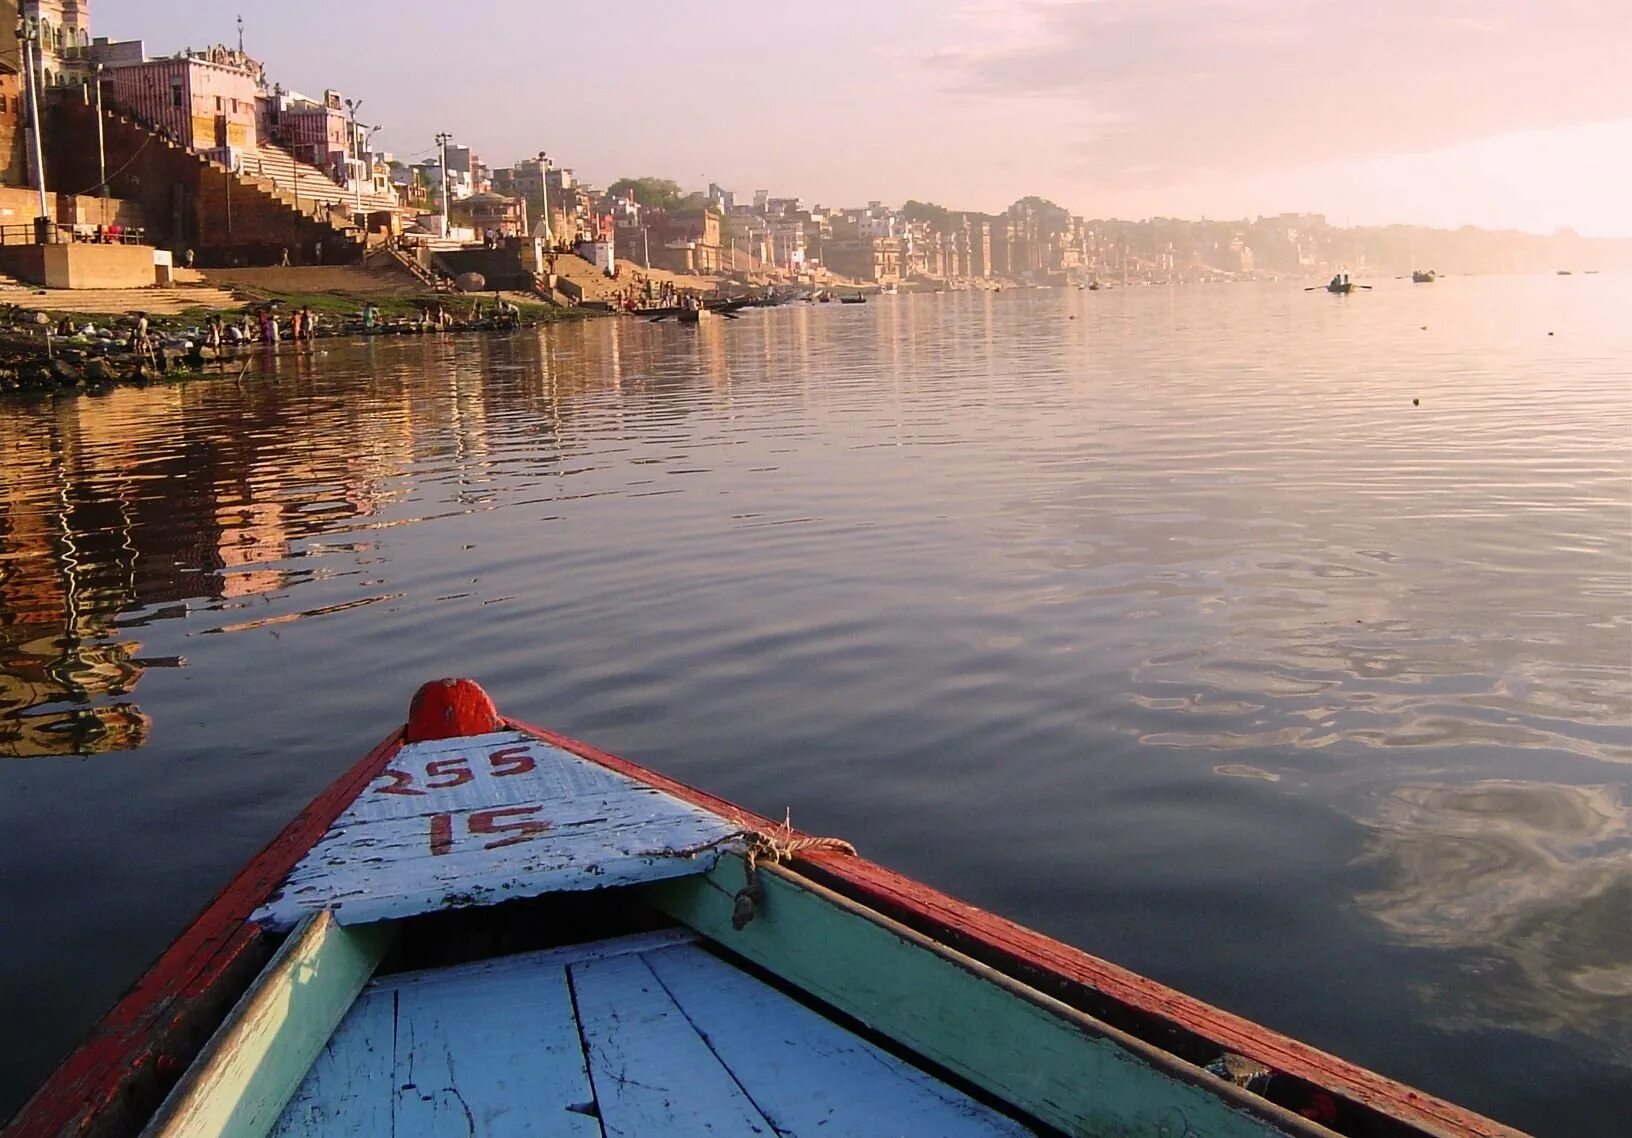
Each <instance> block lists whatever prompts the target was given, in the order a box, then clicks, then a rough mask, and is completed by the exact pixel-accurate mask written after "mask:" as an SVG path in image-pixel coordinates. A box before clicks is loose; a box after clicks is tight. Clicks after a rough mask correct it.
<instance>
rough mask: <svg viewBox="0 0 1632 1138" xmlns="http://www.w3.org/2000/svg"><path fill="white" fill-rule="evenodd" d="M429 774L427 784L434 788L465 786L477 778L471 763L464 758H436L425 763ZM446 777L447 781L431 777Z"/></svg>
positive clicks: (426, 771) (445, 788)
mask: <svg viewBox="0 0 1632 1138" xmlns="http://www.w3.org/2000/svg"><path fill="white" fill-rule="evenodd" d="M425 774H426V775H427V778H426V781H425V785H426V786H428V787H430V788H431V789H432V790H447V789H449V788H450V787H455V786H463V785H465V783H467V782H469V781H470V780H471V779H473V778H475V777H476V775H475V773H474V772H473V771H472V770H471V769H470V764H469V763H468V762H466V761H465V760H464V759H436V760H435V761H433V762H429V763H426V764H425ZM438 778H445V779H446V780H447V781H446V782H432V781H431V779H438Z"/></svg>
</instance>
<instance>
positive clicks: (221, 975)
mask: <svg viewBox="0 0 1632 1138" xmlns="http://www.w3.org/2000/svg"><path fill="white" fill-rule="evenodd" d="M401 746H402V741H401V732H400V731H399V732H393V733H392V735H391V737H390V738H388V739H386V740H385V741H384V742H382V743H380V744H379V746H377V747H375V748H374V749H373V750H372V751H370V752H369V753H368V754H367V755H366V756H364V757H363V758H362V759H361V760H360V761H359V762H358V763H357V764H356V765H355V766H353V767H352V768H351V769H350V770H349V771H347V772H346V773H345V774H343V775H341V776H340V777H339V778H338V779H336V780H335V782H334V783H333V784H332V785H330V786H329V788H328V789H327V790H325V791H323V792H322V793H321V794H319V795H318V796H317V797H316V798H314V799H313V800H312V801H311V803H310V804H309V805H308V806H307V807H306V809H304V810H302V811H301V812H300V813H299V814H297V815H296V816H295V818H294V820H293V821H291V822H290V823H289V824H288V825H287V826H285V827H284V829H283V831H282V832H281V833H279V834H278V836H277V837H275V838H273V839H272V841H271V842H270V843H268V845H267V846H266V848H265V849H263V850H262V851H261V852H260V853H259V854H258V855H256V857H255V859H254V860H253V861H251V862H250V863H249V865H248V866H246V867H245V868H244V869H243V871H242V872H240V873H239V874H238V876H236V877H234V878H233V879H232V881H231V882H230V883H228V885H227V886H226V888H224V889H223V890H221V892H220V893H218V894H217V895H216V897H215V899H214V900H213V901H211V902H210V903H209V904H208V905H207V906H205V908H204V910H203V912H201V913H199V915H198V916H197V917H196V918H194V920H193V923H192V924H191V925H189V926H188V928H187V930H186V931H185V932H183V933H182V934H181V935H180V936H179V937H177V938H176V941H175V943H174V944H172V945H171V946H170V947H169V948H168V949H166V950H165V951H164V954H163V955H162V956H160V957H159V958H158V960H156V961H155V962H154V963H153V965H152V966H151V967H150V968H149V969H148V970H147V972H146V974H144V975H143V976H142V978H141V979H140V980H137V981H136V983H135V984H134V985H132V986H131V988H130V989H129V990H128V991H127V992H126V993H125V994H124V995H123V996H121V997H120V999H119V1002H118V1003H116V1004H114V1006H113V1007H112V1008H111V1009H110V1010H109V1011H108V1012H107V1014H106V1015H104V1016H103V1017H102V1019H101V1020H100V1021H99V1022H98V1023H97V1024H96V1026H95V1027H93V1028H92V1029H91V1031H90V1034H89V1035H87V1036H86V1038H85V1040H84V1041H83V1042H82V1043H80V1045H79V1046H78V1047H77V1048H75V1049H74V1051H73V1052H71V1053H70V1054H69V1055H68V1057H67V1058H66V1059H64V1060H63V1061H62V1064H61V1065H60V1066H59V1067H58V1068H57V1069H56V1071H54V1072H53V1073H52V1074H51V1076H50V1077H49V1078H48V1079H46V1081H45V1082H44V1083H43V1084H41V1086H40V1088H39V1089H38V1090H37V1091H35V1092H34V1095H33V1097H31V1098H30V1099H29V1100H28V1101H27V1102H26V1103H24V1104H23V1106H22V1109H20V1110H19V1111H18V1112H17V1113H16V1114H15V1115H14V1116H12V1119H11V1121H10V1122H9V1123H8V1124H7V1125H6V1127H5V1129H4V1130H0V1138H70V1136H72V1138H91V1136H97V1138H100V1136H103V1135H113V1134H134V1133H136V1132H137V1131H139V1130H140V1129H141V1127H142V1126H143V1125H145V1124H146V1121H147V1115H148V1114H150V1113H151V1111H152V1110H153V1109H155V1108H157V1106H158V1104H159V1101H160V1100H161V1099H162V1097H163V1095H164V1093H165V1092H166V1091H168V1089H169V1085H170V1084H171V1083H173V1082H174V1081H175V1079H177V1078H178V1077H179V1076H180V1074H181V1072H182V1071H183V1070H185V1068H186V1066H187V1064H188V1063H189V1062H190V1061H191V1060H192V1054H193V1052H195V1051H196V1050H197V1048H198V1047H199V1046H201V1045H202V1044H203V1042H204V1041H205V1040H206V1039H207V1038H208V1037H209V1034H210V1032H212V1031H214V1030H215V1027H216V1023H217V1022H218V1020H219V1017H220V1015H222V1014H224V1013H225V1012H226V1010H227V1008H228V1007H230V1003H231V1001H232V1000H234V999H236V998H237V997H238V995H239V994H240V993H241V992H242V990H243V989H244V988H245V987H246V986H247V985H248V983H249V981H250V980H251V979H253V977H254V974H255V972H257V971H259V961H260V958H261V956H262V955H263V954H264V952H265V950H266V949H267V947H268V946H267V945H266V944H265V942H264V939H263V936H262V933H261V928H260V926H259V925H256V924H253V923H252V922H250V920H249V915H250V914H251V913H253V912H254V911H255V909H256V908H258V907H259V906H260V905H261V904H262V903H263V902H264V901H265V900H266V898H267V897H268V896H269V895H270V894H271V893H272V891H273V890H274V889H276V888H277V887H278V886H279V885H280V884H281V883H282V882H283V879H284V878H285V877H287V876H288V874H289V871H290V870H291V869H293V868H294V866H295V864H296V863H297V862H299V861H300V859H301V858H302V857H304V856H305V855H306V851H307V850H309V849H311V848H312V846H313V845H314V844H315V843H316V842H317V840H318V839H319V838H321V837H322V836H323V835H324V834H325V833H326V832H327V831H328V829H329V826H330V825H332V824H333V822H334V820H335V819H336V818H337V817H339V816H340V813H341V812H342V811H343V810H345V808H346V807H347V806H349V805H351V802H352V800H353V799H355V798H356V797H357V795H359V794H360V793H362V791H363V790H364V789H365V788H366V787H367V786H368V784H369V783H370V782H371V781H373V779H374V778H375V776H376V775H378V774H379V772H380V771H381V770H382V769H384V767H385V765H386V764H387V763H388V762H390V761H391V759H392V758H393V757H394V756H395V755H396V753H397V751H398V750H399V749H400V748H401ZM257 949H260V950H261V952H257V951H255V950H257ZM201 1021H205V1022H201ZM155 1095H156V1096H157V1097H154V1096H155ZM148 1100H151V1101H148Z"/></svg>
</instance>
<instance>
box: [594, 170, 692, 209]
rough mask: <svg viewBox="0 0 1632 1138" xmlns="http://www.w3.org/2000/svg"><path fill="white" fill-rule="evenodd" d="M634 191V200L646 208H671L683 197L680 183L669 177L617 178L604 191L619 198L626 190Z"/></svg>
mask: <svg viewBox="0 0 1632 1138" xmlns="http://www.w3.org/2000/svg"><path fill="white" fill-rule="evenodd" d="M629 190H634V191H635V200H636V201H637V202H639V203H640V204H641V205H643V206H645V207H646V208H647V209H673V208H675V207H676V206H677V205H678V204H679V203H680V202H681V201H682V200H684V198H685V196H686V195H685V193H684V192H682V191H681V189H680V183H678V182H675V181H673V180H671V179H669V178H654V177H651V176H649V175H648V176H647V177H644V178H619V179H618V180H617V181H615V182H613V183H612V184H611V185H610V186H608V187H606V192H607V193H608V194H610V195H611V196H612V197H615V198H621V197H622V196H623V195H624V194H625V193H626V192H627V191H629Z"/></svg>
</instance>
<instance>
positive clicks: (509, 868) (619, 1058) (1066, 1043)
mask: <svg viewBox="0 0 1632 1138" xmlns="http://www.w3.org/2000/svg"><path fill="white" fill-rule="evenodd" d="M1181 1130H1182V1132H1183V1133H1185V1134H1193V1135H1203V1134H1205V1135H1209V1136H1215V1138H1263V1136H1271V1135H1287V1136H1295V1138H1332V1135H1334V1134H1337V1135H1349V1136H1353V1138H1360V1136H1386V1138H1429V1136H1433V1138H1518V1135H1517V1132H1516V1131H1513V1130H1510V1129H1508V1128H1506V1127H1504V1126H1501V1125H1499V1124H1497V1123H1495V1122H1492V1121H1490V1120H1488V1119H1485V1118H1481V1117H1480V1116H1478V1115H1475V1114H1472V1113H1470V1112H1468V1111H1465V1110H1462V1109H1460V1108H1458V1107H1455V1106H1452V1105H1451V1104H1449V1103H1446V1102H1443V1101H1441V1100H1439V1099H1436V1098H1434V1097H1432V1096H1430V1095H1426V1094H1423V1093H1421V1092H1418V1091H1414V1090H1411V1089H1409V1088H1407V1087H1404V1086H1401V1085H1400V1084H1398V1083H1395V1082H1392V1081H1390V1080H1388V1079H1386V1078H1384V1077H1383V1076H1381V1075H1378V1074H1375V1073H1373V1072H1371V1071H1368V1070H1365V1069H1363V1068H1361V1067H1358V1066H1355V1065H1354V1064H1352V1063H1347V1062H1344V1061H1343V1060H1341V1059H1336V1058H1334V1057H1332V1056H1330V1055H1327V1054H1325V1053H1324V1052H1321V1051H1318V1050H1316V1049H1315V1048H1313V1047H1310V1046H1307V1045H1305V1044H1302V1043H1298V1042H1296V1041H1295V1040H1292V1039H1288V1038H1287V1037H1285V1036H1282V1035H1278V1034H1276V1033H1275V1032H1273V1031H1270V1030H1268V1029H1266V1028H1263V1027H1259V1026H1258V1025H1256V1024H1253V1023H1250V1022H1248V1021H1247V1020H1244V1019H1241V1018H1240V1017H1238V1016H1234V1015H1231V1014H1229V1013H1227V1012H1223V1011H1220V1010H1218V1009H1217V1008H1214V1007H1211V1006H1209V1005H1207V1004H1205V1003H1202V1002H1201V1001H1200V1000H1197V999H1193V998H1191V997H1189V996H1185V995H1183V994H1181V993H1179V992H1176V991H1174V990H1172V989H1170V988H1166V987H1163V986H1162V985H1161V984H1158V983H1156V982H1155V981H1152V980H1147V979H1145V978H1143V977H1141V976H1138V975H1135V974H1134V973H1132V972H1129V971H1127V970H1125V969H1122V968H1118V967H1116V966H1115V965H1112V964H1108V963H1106V962H1105V961H1102V960H1098V959H1096V958H1094V957H1091V956H1088V955H1086V954H1085V953H1082V952H1079V951H1078V950H1076V949H1073V948H1070V947H1068V946H1067V945H1064V944H1061V943H1059V942H1057V941H1053V940H1050V939H1049V938H1048V937H1046V936H1043V935H1042V934H1041V933H1037V932H1033V931H1031V930H1030V929H1026V928H1022V927H1021V926H1019V925H1015V924H1013V923H1011V922H1009V921H1005V920H1003V919H1002V918H1000V917H996V916H993V915H992V914H990V913H986V912H983V911H981V910H979V909H976V908H975V907H973V906H971V905H967V904H965V903H963V902H960V901H956V900H954V899H953V898H951V897H947V896H945V895H943V894H941V893H938V892H936V891H935V890H933V889H931V888H929V887H927V886H925V885H922V884H920V883H918V882H916V881H913V880H911V879H909V878H906V877H903V876H901V875H900V874H897V873H894V872H892V871H890V870H888V869H886V868H884V867H883V866H880V865H877V864H874V863H873V862H870V861H866V860H864V859H862V858H860V857H858V856H856V854H855V853H854V851H853V850H851V849H850V848H849V846H848V845H847V844H845V843H843V842H840V841H837V840H834V839H823V838H812V837H810V836H808V835H805V834H802V833H799V832H797V831H795V830H793V829H792V827H791V826H789V825H787V824H786V823H783V824H780V825H779V824H777V823H774V822H772V821H770V820H769V819H766V818H762V817H759V816H756V815H754V814H752V813H750V812H748V811H746V810H742V809H741V808H739V807H736V806H733V805H732V804H731V803H729V802H726V801H724V800H722V799H719V798H715V797H713V796H712V795H709V794H706V793H703V792H701V791H698V790H693V789H691V788H690V787H687V786H685V785H683V784H681V783H678V782H675V781H674V780H672V779H669V778H666V777H664V776H662V775H660V774H657V773H655V772H653V771H649V770H646V769H644V768H642V767H639V766H636V765H635V764H633V763H630V762H628V761H626V760H624V759H620V758H617V757H616V756H613V755H610V754H607V753H606V752H604V751H600V750H597V749H596V748H594V747H591V746H589V745H587V744H584V743H579V742H575V741H574V740H571V739H568V738H566V737H564V736H561V735H558V734H555V733H554V732H551V731H546V730H543V729H541V728H536V727H529V726H527V725H525V724H522V723H519V722H515V721H513V720H507V719H503V718H502V717H500V716H499V714H498V713H497V711H496V710H495V709H494V707H493V704H492V702H491V701H490V700H489V699H488V698H487V696H486V694H485V693H484V692H482V690H481V689H480V688H479V687H477V686H476V685H475V684H474V683H472V682H471V681H469V680H441V681H437V682H435V683H432V684H427V685H425V687H423V688H422V689H421V690H420V692H419V693H418V695H416V696H415V698H414V701H413V705H412V707H411V708H410V711H409V715H408V722H407V724H406V725H405V726H404V727H402V728H400V729H399V730H397V731H394V732H393V733H392V734H391V735H390V736H389V737H388V738H387V739H386V740H385V741H384V742H383V743H381V744H380V745H379V746H378V747H376V748H375V749H374V750H373V751H372V752H370V753H369V755H367V756H366V757H365V758H364V759H362V760H361V761H360V762H359V763H358V764H357V765H356V766H355V767H353V768H352V769H351V770H350V771H348V772H347V773H345V774H344V775H342V776H341V777H340V778H339V779H338V780H337V781H336V782H335V783H334V785H333V786H331V787H330V788H329V789H328V790H326V791H324V792H323V794H321V795H320V796H319V797H318V798H317V799H316V800H315V801H314V802H312V804H311V805H310V806H308V807H307V808H306V809H305V810H304V811H303V812H302V813H301V814H300V815H299V816H297V817H296V818H295V819H294V820H293V821H292V822H291V823H290V824H289V825H288V827H287V828H286V829H285V830H284V831H283V832H282V833H281V834H280V835H279V836H278V837H277V838H275V839H274V840H273V841H272V843H271V844H270V845H269V846H267V848H266V849H265V850H263V851H262V852H261V853H260V854H259V855H258V856H257V857H256V858H255V859H254V860H253V861H252V862H251V863H250V864H249V865H248V866H247V867H246V868H245V869H244V870H243V871H242V872H241V873H240V874H239V875H238V876H237V877H236V878H235V879H234V880H233V881H232V882H231V883H229V884H228V885H227V887H226V888H225V889H224V890H222V892H221V893H220V894H219V895H218V896H217V897H216V898H215V899H214V900H213V901H212V902H211V903H210V904H209V906H208V907H207V908H206V909H205V910H204V911H203V913H201V914H200V915H199V916H198V918H197V919H196V920H195V921H194V922H193V924H192V926H191V927H190V928H188V929H187V930H186V931H185V932H183V933H182V935H181V936H180V937H178V938H177V940H176V942H175V943H174V944H173V945H172V946H171V947H170V948H169V949H168V950H167V951H166V952H165V953H164V954H163V955H162V956H161V957H160V958H159V960H158V961H157V962H156V963H155V964H154V965H153V966H152V967H151V968H150V969H149V970H148V972H147V974H146V975H145V976H143V977H142V979H141V980H139V981H138V982H137V984H136V985H135V986H134V987H132V988H131V989H130V990H129V991H128V992H127V993H126V994H125V995H124V996H123V998H121V999H120V1001H119V1002H118V1004H116V1005H115V1006H114V1008H113V1009H112V1010H110V1011H109V1012H108V1013H107V1015H106V1016H105V1017H104V1018H103V1020H102V1021H101V1023H99V1024H98V1025H97V1026H96V1028H95V1029H94V1030H93V1031H92V1032H91V1034H90V1036H89V1037H88V1038H87V1039H86V1041H85V1042H84V1043H83V1044H82V1045H81V1046H80V1047H79V1048H78V1049H77V1050H75V1051H74V1052H73V1053H72V1054H70V1055H69V1056H68V1058H67V1059H66V1060H65V1061H64V1062H63V1064H62V1065H61V1067H59V1068H58V1069H57V1071H56V1072H55V1073H54V1074H53V1075H52V1076H51V1077H50V1078H49V1079H48V1080H47V1081H46V1083H45V1084H44V1085H43V1086H42V1087H41V1088H40V1089H39V1090H38V1091H37V1092H36V1093H35V1095H34V1096H33V1097H32V1098H31V1099H30V1100H29V1101H28V1102H27V1103H26V1104H25V1105H24V1106H23V1108H22V1110H21V1111H20V1112H19V1113H18V1114H17V1115H16V1117H14V1118H13V1119H12V1121H11V1123H10V1124H9V1126H8V1127H7V1128H6V1129H5V1131H4V1132H3V1133H4V1136H5V1138H67V1136H68V1135H74V1136H76V1138H113V1136H116V1135H117V1136H124V1135H134V1134H137V1133H138V1132H140V1133H141V1134H142V1135H144V1136H147V1135H152V1136H155V1138H176V1136H181V1135H229V1134H230V1135H235V1136H246V1138H247V1136H252V1135H253V1136H261V1135H267V1134H271V1135H277V1136H279V1138H293V1136H296V1135H319V1134H326V1135H339V1134H344V1135H348V1136H360V1138H371V1136H380V1138H384V1136H387V1135H393V1134H394V1135H402V1136H406V1135H410V1134H415V1135H421V1134H422V1135H431V1136H437V1135H447V1134H461V1135H464V1134H470V1135H481V1136H488V1135H491V1136H495V1138H496V1136H499V1135H534V1134H537V1135H556V1134H560V1135H570V1136H573V1138H605V1136H613V1135H630V1136H647V1135H651V1136H656V1135H671V1134H674V1135H701V1134H703V1133H709V1134H719V1135H747V1134H759V1135H764V1136H766V1138H771V1136H773V1135H776V1136H782V1138H817V1136H821V1138H834V1136H846V1138H864V1136H871V1135H914V1136H916V1135H925V1136H943V1135H948V1136H958V1138H1021V1136H1023V1135H1028V1134H1036V1133H1039V1132H1042V1133H1048V1134H1060V1133H1063V1134H1067V1135H1077V1136H1083V1138H1087V1136H1099V1135H1112V1134H1115V1135H1119V1136H1129V1138H1157V1136H1159V1135H1177V1134H1179V1133H1180V1132H1181Z"/></svg>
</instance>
